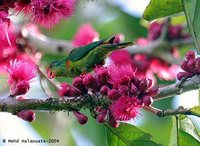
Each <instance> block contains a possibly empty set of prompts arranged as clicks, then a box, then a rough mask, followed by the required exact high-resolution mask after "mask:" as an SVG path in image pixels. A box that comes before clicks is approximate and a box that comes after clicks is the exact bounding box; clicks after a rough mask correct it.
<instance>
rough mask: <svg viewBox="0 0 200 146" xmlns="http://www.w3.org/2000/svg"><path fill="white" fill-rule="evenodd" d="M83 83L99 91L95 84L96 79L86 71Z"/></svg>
mask: <svg viewBox="0 0 200 146" xmlns="http://www.w3.org/2000/svg"><path fill="white" fill-rule="evenodd" d="M83 84H84V85H85V86H86V87H88V88H91V89H93V90H95V91H99V87H98V85H97V82H96V79H95V78H94V77H93V75H92V74H91V73H88V74H86V75H85V76H84V78H83Z"/></svg>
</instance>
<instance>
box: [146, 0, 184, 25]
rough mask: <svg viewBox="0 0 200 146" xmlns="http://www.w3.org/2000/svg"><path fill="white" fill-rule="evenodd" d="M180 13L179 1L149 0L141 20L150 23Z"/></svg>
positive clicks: (180, 4) (180, 5) (181, 8)
mask: <svg viewBox="0 0 200 146" xmlns="http://www.w3.org/2000/svg"><path fill="white" fill-rule="evenodd" d="M181 11H183V6H182V3H181V0H151V1H150V3H149V5H148V6H147V7H146V9H145V11H144V13H143V18H144V19H146V20H148V21H150V20H153V19H157V18H161V17H165V16H169V15H172V14H175V13H178V12H181Z"/></svg>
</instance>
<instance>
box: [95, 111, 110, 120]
mask: <svg viewBox="0 0 200 146" xmlns="http://www.w3.org/2000/svg"><path fill="white" fill-rule="evenodd" d="M107 116H108V110H107V109H102V110H101V112H100V113H99V114H98V116H97V122H99V123H104V122H105V121H106V119H107Z"/></svg>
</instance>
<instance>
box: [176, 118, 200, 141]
mask: <svg viewBox="0 0 200 146" xmlns="http://www.w3.org/2000/svg"><path fill="white" fill-rule="evenodd" d="M179 130H182V131H185V132H187V133H188V134H190V135H191V136H193V137H194V138H196V139H197V140H198V141H200V135H199V131H198V129H197V127H196V126H195V125H194V123H193V122H192V120H191V119H190V118H189V117H187V116H185V115H180V116H179Z"/></svg>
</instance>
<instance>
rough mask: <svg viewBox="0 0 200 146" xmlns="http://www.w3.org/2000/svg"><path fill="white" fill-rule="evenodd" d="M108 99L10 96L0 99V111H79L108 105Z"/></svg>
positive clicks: (85, 96)
mask: <svg viewBox="0 0 200 146" xmlns="http://www.w3.org/2000/svg"><path fill="white" fill-rule="evenodd" d="M108 103H109V101H107V100H105V99H104V98H103V97H102V98H99V97H97V96H92V95H89V94H86V95H84V96H81V97H71V98H69V97H65V98H47V99H45V100H43V99H23V100H17V99H15V98H12V97H8V98H3V99H0V111H2V112H9V113H12V114H16V113H17V112H19V111H21V110H45V111H79V110H80V109H83V108H87V109H94V107H97V106H99V105H105V106H106V105H108Z"/></svg>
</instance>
